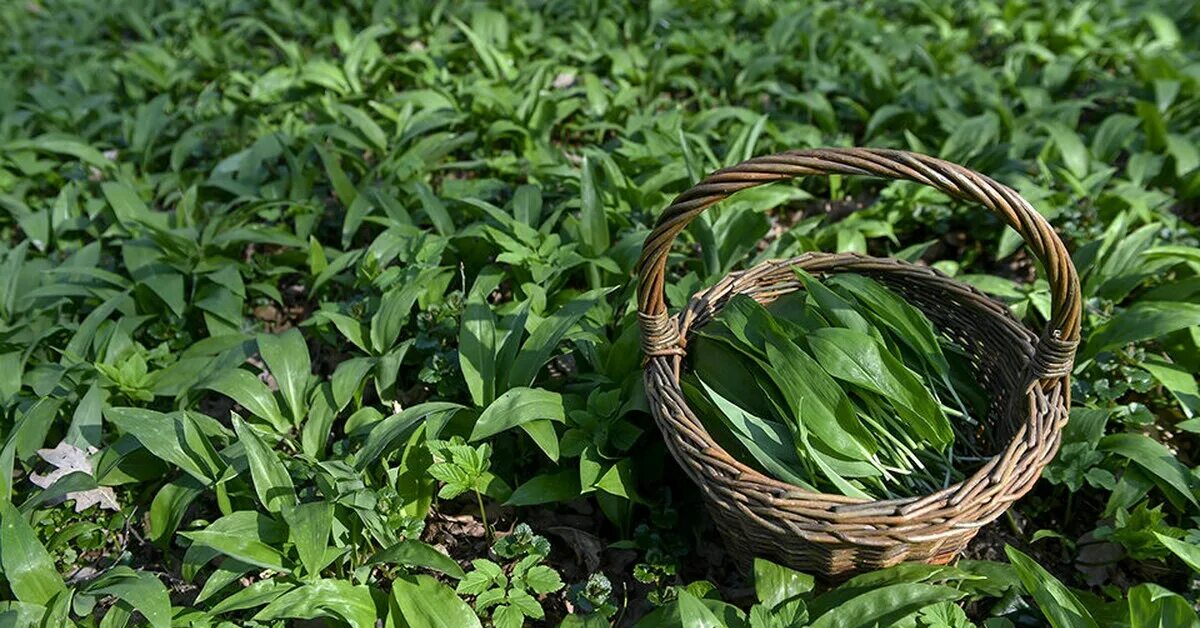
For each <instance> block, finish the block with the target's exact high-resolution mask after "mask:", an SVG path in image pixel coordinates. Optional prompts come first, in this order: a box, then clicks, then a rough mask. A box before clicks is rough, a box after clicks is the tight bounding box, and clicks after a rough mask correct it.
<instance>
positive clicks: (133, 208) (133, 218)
mask: <svg viewBox="0 0 1200 628" xmlns="http://www.w3.org/2000/svg"><path fill="white" fill-rule="evenodd" d="M100 189H101V190H102V191H103V192H104V198H105V199H107V200H108V204H109V206H111V207H112V209H113V212H114V213H115V214H116V215H117V220H118V221H119V222H120V223H121V226H123V227H125V228H126V229H131V228H132V227H134V226H136V225H138V224H143V225H147V226H151V227H157V228H160V229H165V228H166V226H167V221H166V215H165V214H155V213H154V212H151V211H150V208H149V207H147V206H146V204H145V203H144V202H142V199H140V198H138V195H137V192H135V191H134V190H133V188H131V187H129V186H128V185H126V184H124V183H121V182H117V181H106V182H104V183H102V184H101V185H100Z"/></svg>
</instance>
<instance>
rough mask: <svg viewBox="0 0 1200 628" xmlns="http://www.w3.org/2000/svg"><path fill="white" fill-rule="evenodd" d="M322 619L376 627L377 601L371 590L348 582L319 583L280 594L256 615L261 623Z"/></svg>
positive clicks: (331, 581)
mask: <svg viewBox="0 0 1200 628" xmlns="http://www.w3.org/2000/svg"><path fill="white" fill-rule="evenodd" d="M318 617H330V618H334V619H340V620H342V621H344V622H346V623H347V624H349V625H351V626H363V627H370V626H374V625H375V619H376V612H375V602H374V600H373V599H372V597H371V591H370V589H368V588H367V587H366V586H364V585H355V584H353V583H351V582H349V581H346V580H317V581H316V582H311V583H309V584H305V585H303V586H301V587H297V588H295V589H292V590H291V591H288V592H287V593H284V594H283V595H280V596H279V597H277V598H275V599H273V600H271V602H270V603H269V604H267V605H266V607H264V608H263V609H262V610H261V611H259V612H258V613H257V614H255V615H254V619H255V620H258V621H271V620H276V619H316V618H318Z"/></svg>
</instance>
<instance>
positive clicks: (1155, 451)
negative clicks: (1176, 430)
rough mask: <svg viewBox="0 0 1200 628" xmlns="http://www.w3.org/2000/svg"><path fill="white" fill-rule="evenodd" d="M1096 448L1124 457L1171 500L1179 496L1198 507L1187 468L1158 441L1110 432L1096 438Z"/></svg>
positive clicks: (1199, 504) (1146, 437) (1192, 479)
mask: <svg viewBox="0 0 1200 628" xmlns="http://www.w3.org/2000/svg"><path fill="white" fill-rule="evenodd" d="M1098 449H1099V450H1100V451H1105V452H1109V453H1113V454H1116V455H1118V456H1122V457H1124V458H1128V459H1129V461H1130V462H1132V463H1133V464H1136V465H1137V466H1139V467H1141V468H1142V469H1143V470H1144V471H1146V473H1148V474H1149V475H1150V477H1151V478H1152V479H1153V480H1154V482H1155V484H1158V485H1159V487H1160V488H1162V489H1163V490H1164V492H1166V494H1167V496H1168V497H1171V498H1172V499H1173V500H1178V499H1179V498H1180V497H1182V498H1183V499H1186V500H1187V501H1189V502H1191V504H1192V505H1193V506H1200V501H1197V499H1196V494H1195V492H1194V487H1195V485H1196V481H1195V479H1194V477H1193V476H1192V474H1191V471H1189V470H1188V468H1187V467H1186V466H1184V465H1183V463H1181V462H1180V461H1179V459H1178V458H1176V457H1175V455H1174V454H1172V453H1171V451H1170V450H1169V449H1167V448H1166V447H1164V446H1163V445H1162V443H1159V442H1158V441H1156V440H1154V439H1152V438H1149V437H1148V436H1143V435H1141V434H1132V433H1126V434H1110V435H1108V436H1105V437H1104V438H1102V439H1100V444H1099V446H1098Z"/></svg>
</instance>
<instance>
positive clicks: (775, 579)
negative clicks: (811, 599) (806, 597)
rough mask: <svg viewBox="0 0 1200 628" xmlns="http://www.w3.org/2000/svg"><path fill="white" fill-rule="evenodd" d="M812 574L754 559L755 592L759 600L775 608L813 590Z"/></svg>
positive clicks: (761, 559)
mask: <svg viewBox="0 0 1200 628" xmlns="http://www.w3.org/2000/svg"><path fill="white" fill-rule="evenodd" d="M815 582H816V581H815V580H814V579H813V577H812V576H810V575H808V574H805V573H800V572H799V571H795V570H793V569H788V568H787V567H782V566H780V565H776V564H775V563H773V562H771V561H769V560H766V559H763V558H755V559H754V592H755V593H756V594H757V595H758V601H759V602H762V603H763V604H765V605H766V606H767V607H768V608H775V607H776V606H779V605H780V604H783V603H784V602H786V601H788V600H791V599H792V598H795V597H797V596H799V595H803V594H805V593H808V592H809V591H812V589H813V586H814V584H815Z"/></svg>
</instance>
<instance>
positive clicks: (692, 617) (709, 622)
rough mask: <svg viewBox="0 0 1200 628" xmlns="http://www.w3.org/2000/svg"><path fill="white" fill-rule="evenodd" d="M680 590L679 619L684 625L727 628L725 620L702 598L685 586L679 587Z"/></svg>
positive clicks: (690, 627)
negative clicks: (706, 604) (702, 600)
mask: <svg viewBox="0 0 1200 628" xmlns="http://www.w3.org/2000/svg"><path fill="white" fill-rule="evenodd" d="M678 591H679V597H678V602H677V603H678V604H679V620H680V621H681V622H682V625H684V626H688V627H689V628H726V627H725V622H723V621H721V619H720V618H718V617H717V615H716V613H713V612H712V611H711V610H710V609H709V608H708V607H707V606H705V605H704V603H703V602H701V600H700V598H698V597H696V596H695V595H693V594H691V593H690V592H688V590H687V589H684V588H679V589H678Z"/></svg>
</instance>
